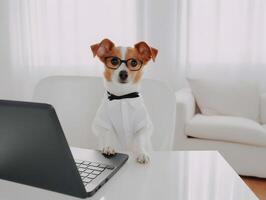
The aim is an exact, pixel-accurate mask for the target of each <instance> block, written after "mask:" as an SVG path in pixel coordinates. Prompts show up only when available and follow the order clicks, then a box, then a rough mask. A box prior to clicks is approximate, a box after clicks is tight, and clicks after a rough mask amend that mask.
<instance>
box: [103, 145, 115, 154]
mask: <svg viewBox="0 0 266 200" xmlns="http://www.w3.org/2000/svg"><path fill="white" fill-rule="evenodd" d="M102 153H103V154H105V155H114V154H115V153H116V152H115V149H114V148H112V147H110V146H107V147H104V148H103V150H102Z"/></svg>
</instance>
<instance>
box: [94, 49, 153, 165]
mask: <svg viewBox="0 0 266 200" xmlns="http://www.w3.org/2000/svg"><path fill="white" fill-rule="evenodd" d="M120 49H121V53H122V59H125V54H126V47H120ZM121 70H126V71H128V69H127V67H126V65H125V64H124V63H123V64H122V65H121V66H120V67H119V68H118V69H116V70H115V71H114V72H113V74H112V79H111V81H107V80H105V79H104V86H105V88H106V90H107V91H109V92H110V93H112V94H114V95H117V96H121V95H124V94H128V93H132V92H138V91H139V88H140V83H139V82H138V83H134V82H133V77H131V76H129V77H128V80H127V83H120V82H119V72H120V71H121ZM127 110H129V111H127ZM114 116H116V117H114ZM113 118H117V120H116V121H115V120H114V119H113ZM134 118H135V119H134ZM135 121H138V123H137V124H136V125H135V124H134V123H133V122H135ZM142 122H143V123H142ZM138 124H142V125H141V126H140V127H138V128H137V129H136V127H133V126H138ZM135 129H136V130H137V131H135V132H134V130H135ZM92 130H93V132H94V134H96V135H97V136H98V137H99V139H100V144H99V146H100V148H101V149H102V150H103V153H105V154H113V153H115V152H116V151H133V152H134V153H135V154H136V156H137V158H136V160H137V161H138V162H139V163H147V162H149V161H150V158H149V155H148V153H149V151H151V149H152V148H151V134H152V131H153V125H152V122H151V120H150V117H149V114H148V113H147V110H146V108H145V105H144V102H143V100H142V97H138V98H132V99H121V100H113V101H109V100H108V99H107V95H105V96H104V99H103V101H102V104H101V106H100V107H99V109H98V111H97V113H96V116H95V119H94V122H93V124H92Z"/></svg>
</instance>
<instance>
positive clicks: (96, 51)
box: [91, 38, 115, 58]
mask: <svg viewBox="0 0 266 200" xmlns="http://www.w3.org/2000/svg"><path fill="white" fill-rule="evenodd" d="M114 46H115V45H114V43H113V42H112V41H111V40H109V39H107V38H106V39H103V40H102V41H101V42H100V43H97V44H94V45H91V51H92V53H93V56H94V57H95V56H98V57H99V58H102V57H103V56H104V55H106V54H108V53H109V52H110V51H111V50H112V49H113V47H114Z"/></svg>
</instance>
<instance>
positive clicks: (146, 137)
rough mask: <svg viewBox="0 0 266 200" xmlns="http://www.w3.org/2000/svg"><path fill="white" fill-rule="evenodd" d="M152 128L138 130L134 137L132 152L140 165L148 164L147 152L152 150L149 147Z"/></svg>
mask: <svg viewBox="0 0 266 200" xmlns="http://www.w3.org/2000/svg"><path fill="white" fill-rule="evenodd" d="M151 132H152V127H145V128H143V129H141V130H139V131H138V132H137V133H136V135H135V136H134V140H133V148H134V149H133V150H134V152H135V154H136V155H137V157H136V160H137V162H139V163H141V164H146V163H148V162H150V156H149V151H151V150H152V147H151V146H152V145H151V138H150V136H151Z"/></svg>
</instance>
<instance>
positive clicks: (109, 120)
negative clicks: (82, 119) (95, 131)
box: [94, 95, 152, 144]
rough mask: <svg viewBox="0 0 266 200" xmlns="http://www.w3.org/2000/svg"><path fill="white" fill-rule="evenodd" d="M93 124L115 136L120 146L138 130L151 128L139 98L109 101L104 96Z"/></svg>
mask: <svg viewBox="0 0 266 200" xmlns="http://www.w3.org/2000/svg"><path fill="white" fill-rule="evenodd" d="M94 123H95V124H97V125H99V126H101V127H104V128H106V129H107V130H110V131H113V132H114V133H115V134H117V137H118V140H119V142H120V143H121V144H128V142H129V140H130V139H131V138H132V136H134V134H136V133H138V131H139V130H141V129H142V128H144V127H146V126H152V122H151V120H150V117H149V114H148V112H147V109H146V107H145V105H144V101H143V98H142V97H141V96H139V97H136V98H125V99H119V100H118V99H114V100H112V101H110V100H109V99H108V97H107V95H105V96H104V98H103V100H102V103H101V106H100V107H99V109H98V111H97V113H96V116H95V121H94Z"/></svg>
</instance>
